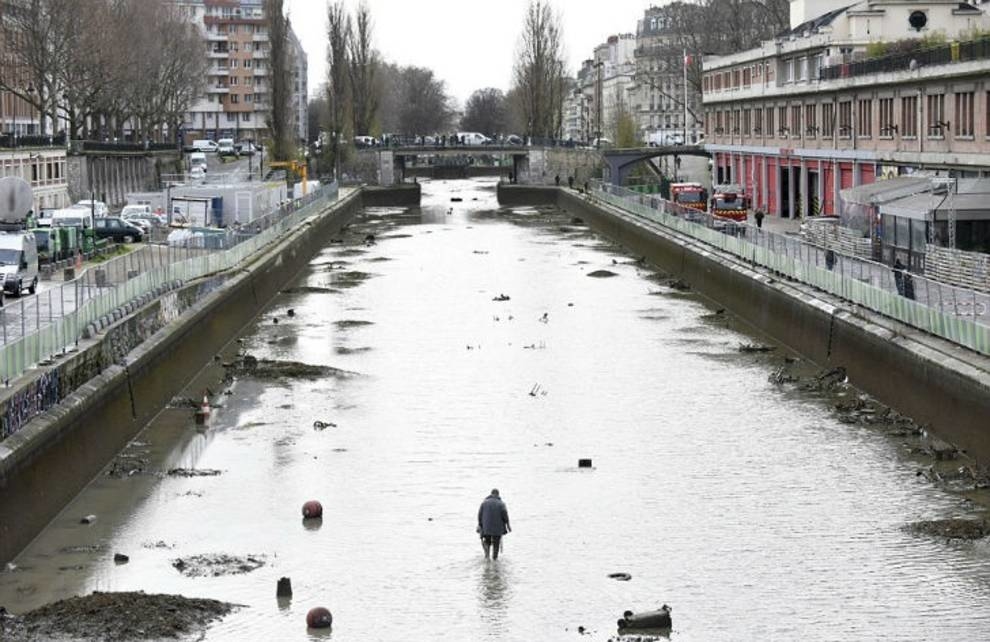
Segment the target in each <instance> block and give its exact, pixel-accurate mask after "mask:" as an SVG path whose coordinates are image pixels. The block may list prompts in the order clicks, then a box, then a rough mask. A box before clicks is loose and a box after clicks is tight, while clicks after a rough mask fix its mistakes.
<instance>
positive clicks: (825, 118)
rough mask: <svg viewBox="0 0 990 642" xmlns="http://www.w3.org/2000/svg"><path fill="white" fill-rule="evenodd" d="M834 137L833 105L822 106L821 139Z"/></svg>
mask: <svg viewBox="0 0 990 642" xmlns="http://www.w3.org/2000/svg"><path fill="white" fill-rule="evenodd" d="M833 136H835V103H825V104H824V105H822V138H832V137H833Z"/></svg>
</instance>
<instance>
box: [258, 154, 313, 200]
mask: <svg viewBox="0 0 990 642" xmlns="http://www.w3.org/2000/svg"><path fill="white" fill-rule="evenodd" d="M268 167H269V168H271V169H287V170H290V171H293V172H295V173H296V174H299V176H300V178H302V188H303V196H306V194H307V192H309V180H308V178H309V170H308V168H307V167H306V163H304V162H302V161H297V160H290V161H275V162H274V163H268Z"/></svg>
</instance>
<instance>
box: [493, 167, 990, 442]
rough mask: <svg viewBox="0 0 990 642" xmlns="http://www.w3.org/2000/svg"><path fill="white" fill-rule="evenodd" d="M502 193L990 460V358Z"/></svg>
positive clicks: (648, 228) (653, 235) (630, 220)
mask: <svg viewBox="0 0 990 642" xmlns="http://www.w3.org/2000/svg"><path fill="white" fill-rule="evenodd" d="M498 195H499V200H500V202H501V203H504V204H510V205H520V204H529V205H540V204H546V203H548V202H556V204H557V206H558V207H560V208H562V209H563V210H565V211H566V212H567V213H569V214H571V215H573V216H577V217H580V218H581V219H582V220H585V221H587V222H588V223H589V224H590V225H591V226H592V227H593V228H594V229H595V230H596V231H598V232H600V233H602V234H604V235H605V236H607V237H609V238H610V239H612V240H614V241H616V242H618V243H620V244H621V245H623V246H624V247H626V248H627V249H628V250H629V251H630V252H632V253H635V254H637V255H640V256H642V257H644V258H645V259H647V260H649V261H650V262H651V263H653V264H655V265H658V266H660V267H661V268H663V269H664V270H666V271H668V272H670V273H671V274H673V275H675V276H676V277H678V278H679V279H681V280H683V281H684V282H686V283H687V284H689V285H690V286H691V287H692V288H693V289H694V290H696V291H697V292H699V293H700V294H702V295H704V296H705V297H708V298H709V299H711V300H713V301H715V302H717V303H718V305H719V306H724V307H726V308H727V309H729V310H731V311H732V312H733V313H734V314H735V315H736V316H738V317H739V318H740V319H741V320H743V321H744V322H746V323H748V324H749V325H751V326H752V327H753V328H754V329H756V330H757V331H758V332H760V333H764V334H766V335H768V336H770V337H772V338H774V339H775V340H777V341H779V342H781V343H782V344H784V345H786V346H788V347H789V348H791V349H793V350H795V351H796V352H798V353H800V354H801V355H803V356H805V357H807V358H808V359H810V360H811V361H813V362H814V363H816V364H818V365H819V366H821V367H829V368H831V367H843V368H845V370H846V372H847V373H848V376H849V380H850V381H851V382H852V383H853V384H854V385H855V386H856V387H858V388H859V389H861V390H863V391H865V392H868V393H869V394H871V395H872V396H874V397H876V398H877V399H879V400H880V401H882V402H883V403H884V404H887V405H889V406H891V407H893V408H895V409H897V410H898V411H899V412H900V413H903V414H905V415H909V416H911V417H913V418H914V419H915V420H917V421H918V422H919V423H922V424H927V425H930V426H931V427H932V429H933V430H934V431H935V432H936V433H938V434H940V435H941V436H942V437H943V438H944V439H946V440H949V441H951V442H953V443H954V444H956V445H958V447H959V448H960V449H962V450H964V451H966V452H968V453H969V454H970V455H972V456H973V457H975V458H979V459H986V458H987V457H990V423H988V421H987V417H990V359H988V358H986V357H983V356H981V355H978V354H976V353H974V352H971V351H969V350H966V349H964V348H960V347H959V346H956V345H953V344H951V343H949V342H947V341H944V340H941V339H938V338H936V337H933V336H930V335H926V334H924V333H921V332H919V331H917V330H914V329H912V328H909V327H907V326H904V325H903V324H901V323H899V322H897V321H894V320H892V319H887V318H884V317H880V316H878V315H874V314H871V313H867V312H863V311H860V310H856V309H854V308H853V306H851V305H850V304H848V303H846V302H844V301H841V300H839V299H835V298H833V297H830V296H829V295H826V294H825V293H822V292H819V291H817V290H814V289H812V288H810V287H805V286H801V285H798V284H793V283H789V282H784V281H778V280H777V279H776V278H775V277H774V276H773V275H770V274H767V273H765V272H762V271H758V270H755V269H753V268H752V266H750V265H748V264H745V263H743V262H741V261H739V260H738V259H736V258H734V257H731V256H728V255H723V254H721V253H719V252H718V251H717V250H715V249H713V248H710V247H708V246H703V245H701V244H698V243H697V242H695V241H693V240H692V239H688V238H685V237H682V236H680V235H678V234H677V233H676V232H674V231H672V230H667V229H665V228H660V227H659V226H657V225H655V224H652V223H649V222H647V221H644V220H643V219H640V218H638V217H636V216H634V215H632V214H629V213H627V212H624V211H621V210H619V209H616V208H614V207H611V206H608V205H605V204H600V203H598V202H597V201H593V200H591V199H589V198H587V197H586V196H584V195H582V194H580V193H579V192H577V191H574V190H568V189H557V188H542V187H541V188H534V187H518V188H515V187H514V186H504V185H500V186H499V190H498ZM554 198H555V201H554ZM892 373H893V376H892Z"/></svg>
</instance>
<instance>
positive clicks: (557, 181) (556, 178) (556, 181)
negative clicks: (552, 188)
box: [553, 174, 560, 187]
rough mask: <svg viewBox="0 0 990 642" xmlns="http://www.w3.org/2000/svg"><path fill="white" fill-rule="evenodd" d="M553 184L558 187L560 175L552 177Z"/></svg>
mask: <svg viewBox="0 0 990 642" xmlns="http://www.w3.org/2000/svg"><path fill="white" fill-rule="evenodd" d="M553 182H554V183H556V184H557V187H560V174H557V175H556V176H554V177H553Z"/></svg>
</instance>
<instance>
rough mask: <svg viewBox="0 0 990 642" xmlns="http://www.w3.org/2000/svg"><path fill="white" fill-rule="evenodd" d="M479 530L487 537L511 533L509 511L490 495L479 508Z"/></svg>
mask: <svg viewBox="0 0 990 642" xmlns="http://www.w3.org/2000/svg"><path fill="white" fill-rule="evenodd" d="M478 528H480V529H481V534H482V535H484V536H486V537H492V536H496V537H499V536H502V535H505V534H506V533H508V532H509V510H508V509H507V508H506V507H505V502H503V501H502V500H501V499H499V498H498V497H495V496H494V495H489V496H488V497H486V498H485V501H483V502H481V507H480V508H478Z"/></svg>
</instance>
